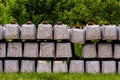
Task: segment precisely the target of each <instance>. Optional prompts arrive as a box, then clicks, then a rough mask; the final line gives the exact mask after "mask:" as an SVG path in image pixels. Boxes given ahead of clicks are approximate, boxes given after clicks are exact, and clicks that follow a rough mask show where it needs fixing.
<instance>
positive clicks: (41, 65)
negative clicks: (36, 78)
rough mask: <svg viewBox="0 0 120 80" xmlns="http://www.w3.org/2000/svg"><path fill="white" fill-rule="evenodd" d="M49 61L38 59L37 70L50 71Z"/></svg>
mask: <svg viewBox="0 0 120 80" xmlns="http://www.w3.org/2000/svg"><path fill="white" fill-rule="evenodd" d="M51 66H52V65H51V61H47V60H39V61H38V62H37V72H39V73H41V72H48V73H50V72H51Z"/></svg>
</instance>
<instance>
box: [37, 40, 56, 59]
mask: <svg viewBox="0 0 120 80" xmlns="http://www.w3.org/2000/svg"><path fill="white" fill-rule="evenodd" d="M54 46H55V45H54V43H52V42H51V43H47V42H46V43H41V44H40V55H39V56H40V57H55V47H54Z"/></svg>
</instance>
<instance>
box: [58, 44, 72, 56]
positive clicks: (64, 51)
mask: <svg viewBox="0 0 120 80" xmlns="http://www.w3.org/2000/svg"><path fill="white" fill-rule="evenodd" d="M56 57H72V51H71V44H70V43H57V51H56Z"/></svg>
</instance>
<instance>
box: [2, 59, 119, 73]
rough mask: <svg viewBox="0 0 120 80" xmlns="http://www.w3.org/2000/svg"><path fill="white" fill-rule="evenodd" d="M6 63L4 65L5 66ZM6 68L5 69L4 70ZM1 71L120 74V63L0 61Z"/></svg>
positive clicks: (95, 61)
mask: <svg viewBox="0 0 120 80" xmlns="http://www.w3.org/2000/svg"><path fill="white" fill-rule="evenodd" d="M3 63H4V65H3ZM3 66H4V68H3ZM0 71H1V72H2V71H4V72H8V73H9V72H35V71H36V72H39V73H42V72H48V73H50V72H66V73H84V72H87V73H100V72H101V73H120V61H114V60H110V61H104V60H103V61H98V60H91V61H84V60H70V63H69V66H68V63H67V61H66V60H64V61H62V60H59V61H57V60H54V61H51V60H49V61H47V60H37V61H35V60H20V61H19V60H4V61H2V60H0Z"/></svg>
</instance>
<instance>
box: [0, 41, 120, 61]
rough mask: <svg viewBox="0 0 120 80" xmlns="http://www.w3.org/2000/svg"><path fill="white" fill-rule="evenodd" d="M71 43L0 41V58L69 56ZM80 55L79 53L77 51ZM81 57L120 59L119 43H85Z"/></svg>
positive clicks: (71, 54)
mask: <svg viewBox="0 0 120 80" xmlns="http://www.w3.org/2000/svg"><path fill="white" fill-rule="evenodd" d="M73 55H74V54H73V53H72V46H71V43H56V44H54V43H53V42H41V43H28V42H26V43H24V44H23V43H18V42H11V43H0V58H4V57H28V58H37V57H41V58H44V57H45V58H71V57H74V56H73ZM79 55H80V53H79ZM81 58H113V59H120V44H112V43H99V44H94V43H87V44H84V45H83V46H82V56H81Z"/></svg>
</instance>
